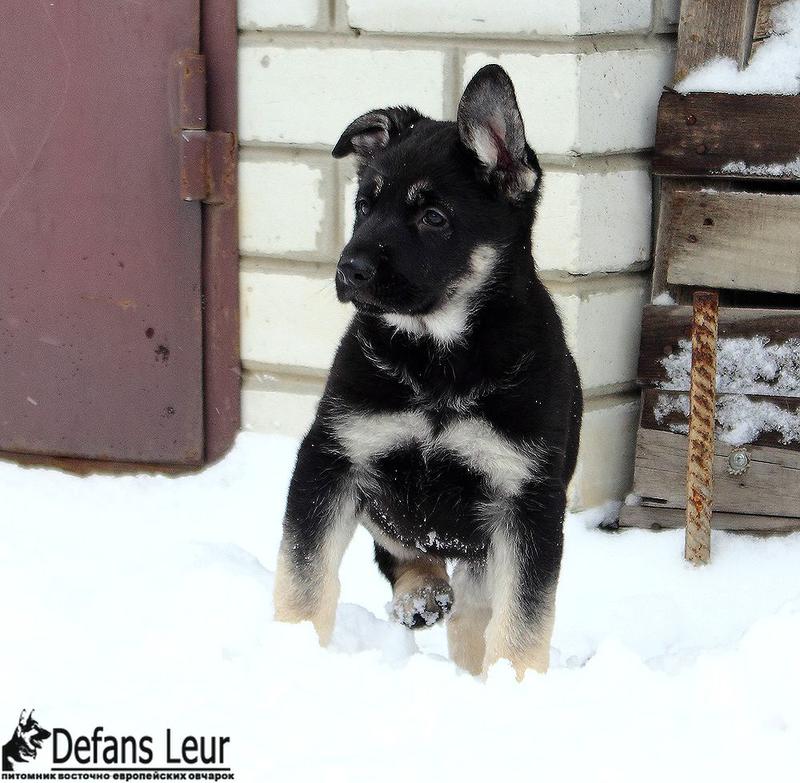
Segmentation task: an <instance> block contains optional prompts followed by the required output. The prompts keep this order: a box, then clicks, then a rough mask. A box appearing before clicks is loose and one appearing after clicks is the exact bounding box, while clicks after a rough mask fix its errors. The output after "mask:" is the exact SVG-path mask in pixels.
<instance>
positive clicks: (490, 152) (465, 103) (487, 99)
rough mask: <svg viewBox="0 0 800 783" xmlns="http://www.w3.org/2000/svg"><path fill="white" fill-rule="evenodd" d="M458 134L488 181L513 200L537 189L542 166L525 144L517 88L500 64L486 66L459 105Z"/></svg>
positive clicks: (475, 78)
mask: <svg viewBox="0 0 800 783" xmlns="http://www.w3.org/2000/svg"><path fill="white" fill-rule="evenodd" d="M458 135H459V137H460V138H461V143H462V144H463V145H464V146H465V147H467V149H469V150H471V151H472V152H474V153H475V155H476V156H477V158H478V160H479V161H480V164H481V167H482V169H483V172H484V176H485V178H486V180H487V181H489V182H491V183H493V184H495V185H496V186H497V187H498V188H499V189H500V191H501V192H503V193H505V195H507V196H508V197H509V198H511V199H519V198H521V197H522V196H523V195H524V194H525V193H530V192H532V191H533V190H534V189H535V188H536V183H537V181H538V179H539V165H538V163H537V162H536V157H535V156H534V155H533V153H532V152H531V151H530V149H529V148H528V147H527V145H526V143H525V126H524V125H523V123H522V115H521V114H520V112H519V106H517V96H516V95H515V94H514V85H513V84H512V83H511V79H509V78H508V74H507V73H506V72H505V71H504V70H503V69H502V68H501V67H500V66H499V65H485V66H484V67H483V68H481V69H480V70H479V71H478V72H477V73H476V74H475V76H473V77H472V80H471V81H470V83H469V84H468V85H467V88H466V89H465V90H464V94H463V95H462V96H461V102H460V103H459V105H458Z"/></svg>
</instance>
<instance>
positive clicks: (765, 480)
mask: <svg viewBox="0 0 800 783" xmlns="http://www.w3.org/2000/svg"><path fill="white" fill-rule="evenodd" d="M687 441H688V439H687V436H686V435H682V434H680V433H673V432H661V431H658V430H649V429H644V428H642V429H640V430H639V433H638V435H637V440H636V466H635V468H634V479H633V492H634V493H635V494H636V495H639V496H640V497H642V498H643V502H644V503H645V504H646V505H653V506H664V507H669V508H681V509H682V508H685V505H686V459H687V453H688V447H687ZM731 449H732V447H731V446H729V445H727V444H725V443H720V442H717V444H716V446H715V449H714V454H715V456H714V461H713V476H714V511H715V514H716V512H719V511H723V512H730V513H739V514H756V515H762V516H779V517H796V516H797V515H798V514H800V452H797V451H792V450H789V449H775V448H771V447H769V446H748V447H747V450H748V452H749V454H750V460H751V461H750V467H749V468H748V470H747V471H746V472H745V473H744V474H742V475H740V476H731V475H730V474H729V473H728V456H729V454H730V452H731Z"/></svg>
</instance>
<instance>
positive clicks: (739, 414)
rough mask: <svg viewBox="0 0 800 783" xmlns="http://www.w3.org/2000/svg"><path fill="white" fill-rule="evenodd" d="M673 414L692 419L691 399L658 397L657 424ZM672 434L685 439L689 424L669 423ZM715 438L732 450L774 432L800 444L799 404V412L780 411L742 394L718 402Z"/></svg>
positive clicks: (683, 396)
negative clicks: (682, 436) (690, 414)
mask: <svg viewBox="0 0 800 783" xmlns="http://www.w3.org/2000/svg"><path fill="white" fill-rule="evenodd" d="M672 413H679V414H681V415H682V416H684V417H685V418H686V419H688V418H689V395H688V394H679V395H677V396H668V395H666V394H659V396H658V400H657V401H656V407H655V409H654V411H653V414H654V415H655V418H656V421H657V422H659V423H661V422H662V421H664V419H665V418H667V416H669V415H670V414H672ZM668 427H669V429H670V431H672V432H678V433H681V434H683V435H687V434H688V433H689V424H688V422H685V423H684V422H670V424H669V425H668ZM715 429H716V436H717V438H719V439H720V440H721V441H722V442H723V443H728V444H729V445H731V446H744V445H746V444H748V443H753V442H754V441H755V440H757V439H758V438H759V437H760V436H761V435H764V434H765V433H770V432H774V433H777V434H778V435H779V436H780V439H781V443H784V444H789V443H797V442H799V441H800V400H798V404H797V410H796V411H790V410H786V409H785V408H780V407H778V406H777V405H776V404H775V403H774V402H770V401H769V400H751V399H750V398H749V397H745V396H744V395H740V394H730V395H727V396H725V397H720V398H718V399H717V406H716V428H715Z"/></svg>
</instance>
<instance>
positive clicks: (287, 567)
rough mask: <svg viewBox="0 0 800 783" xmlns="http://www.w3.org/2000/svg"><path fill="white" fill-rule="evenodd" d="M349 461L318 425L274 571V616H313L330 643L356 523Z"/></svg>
mask: <svg viewBox="0 0 800 783" xmlns="http://www.w3.org/2000/svg"><path fill="white" fill-rule="evenodd" d="M348 471H349V463H348V462H347V460H346V459H345V458H344V457H341V456H340V455H338V453H337V452H336V449H335V444H334V443H333V442H332V441H331V439H330V437H329V436H328V435H326V434H325V432H324V431H323V430H322V428H321V427H319V426H317V425H315V426H314V427H313V428H312V429H311V432H309V434H308V435H307V436H306V438H305V440H304V441H303V443H302V445H301V446H300V452H299V453H298V456H297V465H296V466H295V471H294V475H293V476H292V483H291V485H290V487H289V498H288V501H287V504H286V516H285V518H284V521H283V538H282V540H281V545H280V550H279V552H278V568H277V572H276V574H275V619H276V620H280V621H283V622H290V623H298V622H302V621H303V620H311V622H312V623H313V624H314V628H315V629H316V631H317V635H318V636H319V640H320V644H322V645H327V644H328V642H329V641H330V638H331V633H332V632H333V624H334V621H335V619H336V603H337V600H338V598H339V565H340V563H341V560H342V557H343V555H344V552H345V549H346V548H347V545H348V544H349V543H350V539H351V538H352V536H353V532H354V530H355V527H356V518H355V508H354V498H353V490H352V487H351V486H350V484H349V481H348Z"/></svg>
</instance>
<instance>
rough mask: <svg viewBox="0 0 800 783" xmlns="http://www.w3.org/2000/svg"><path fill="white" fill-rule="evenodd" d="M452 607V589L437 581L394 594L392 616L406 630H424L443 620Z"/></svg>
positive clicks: (446, 584) (442, 581)
mask: <svg viewBox="0 0 800 783" xmlns="http://www.w3.org/2000/svg"><path fill="white" fill-rule="evenodd" d="M452 606H453V588H452V587H450V585H449V584H448V583H447V582H445V581H444V580H437V581H435V582H432V583H430V584H426V585H423V586H421V587H418V588H417V589H415V590H412V591H410V592H400V593H395V596H394V600H393V601H392V614H393V615H394V617H395V619H396V620H397V621H398V622H400V623H402V624H403V625H405V626H406V627H408V628H425V627H428V626H431V625H434V624H435V623H437V622H439V620H442V619H444V617H445V615H447V614H448V613H449V612H450V609H451V607H452Z"/></svg>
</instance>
